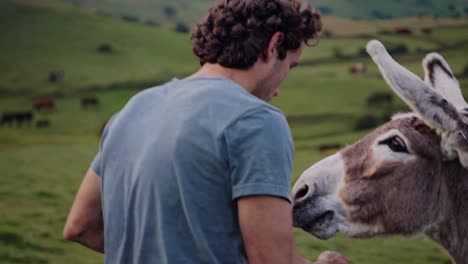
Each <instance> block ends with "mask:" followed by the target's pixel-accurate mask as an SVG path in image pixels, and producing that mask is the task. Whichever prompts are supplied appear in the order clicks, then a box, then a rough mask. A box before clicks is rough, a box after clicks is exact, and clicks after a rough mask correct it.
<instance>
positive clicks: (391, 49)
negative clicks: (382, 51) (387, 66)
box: [387, 43, 409, 55]
mask: <svg viewBox="0 0 468 264" xmlns="http://www.w3.org/2000/svg"><path fill="white" fill-rule="evenodd" d="M387 51H388V53H390V54H391V55H399V54H406V53H408V51H409V50H408V47H406V45H405V44H401V43H400V44H393V45H388V47H387Z"/></svg>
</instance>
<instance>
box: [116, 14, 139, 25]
mask: <svg viewBox="0 0 468 264" xmlns="http://www.w3.org/2000/svg"><path fill="white" fill-rule="evenodd" d="M120 17H121V18H122V20H123V21H127V22H132V23H138V22H140V18H139V17H137V16H135V15H128V14H123V15H121V16H120Z"/></svg>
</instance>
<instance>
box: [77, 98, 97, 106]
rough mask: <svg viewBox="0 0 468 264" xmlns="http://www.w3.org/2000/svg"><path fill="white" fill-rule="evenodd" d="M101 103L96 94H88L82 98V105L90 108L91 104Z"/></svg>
mask: <svg viewBox="0 0 468 264" xmlns="http://www.w3.org/2000/svg"><path fill="white" fill-rule="evenodd" d="M98 105H99V99H98V98H97V97H95V96H86V97H82V98H81V107H82V108H88V107H90V106H93V107H97V106H98Z"/></svg>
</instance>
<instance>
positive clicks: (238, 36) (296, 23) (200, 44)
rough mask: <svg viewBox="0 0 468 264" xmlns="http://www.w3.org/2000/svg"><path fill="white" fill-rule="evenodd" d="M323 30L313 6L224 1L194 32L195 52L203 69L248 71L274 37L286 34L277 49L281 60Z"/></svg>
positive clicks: (289, 1) (294, 0) (287, 0)
mask: <svg viewBox="0 0 468 264" xmlns="http://www.w3.org/2000/svg"><path fill="white" fill-rule="evenodd" d="M321 30H322V23H321V20H320V14H319V13H318V12H317V11H315V9H314V8H313V7H312V6H311V5H310V4H307V5H306V6H305V8H303V9H301V2H300V0H221V1H218V2H217V3H216V4H215V5H214V6H213V7H211V8H210V10H209V13H208V16H207V17H205V18H204V19H203V20H202V21H201V22H200V23H198V24H197V27H196V28H195V29H194V31H193V32H192V44H193V52H194V53H195V55H197V56H198V57H199V58H200V65H203V64H205V63H206V62H209V63H218V64H220V65H222V66H224V67H229V68H237V69H248V68H250V67H251V66H252V65H254V64H255V62H256V61H257V59H258V57H259V55H260V54H261V53H262V52H264V51H265V49H266V48H267V46H268V43H269V41H270V39H271V37H272V36H273V34H274V33H276V32H282V33H283V34H284V40H283V42H282V43H281V44H280V46H279V47H278V58H279V59H281V60H282V59H284V58H285V57H286V52H287V51H288V50H297V49H298V48H299V47H300V46H301V43H302V42H304V43H305V44H306V45H308V44H309V40H310V39H312V38H316V39H318V34H319V33H320V31H321Z"/></svg>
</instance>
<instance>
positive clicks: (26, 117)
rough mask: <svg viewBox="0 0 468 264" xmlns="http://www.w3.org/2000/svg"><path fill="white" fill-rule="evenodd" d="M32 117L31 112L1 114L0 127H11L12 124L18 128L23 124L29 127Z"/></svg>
mask: <svg viewBox="0 0 468 264" xmlns="http://www.w3.org/2000/svg"><path fill="white" fill-rule="evenodd" d="M33 116H34V115H33V113H32V112H31V111H24V112H5V113H3V115H2V119H1V120H0V126H1V127H3V126H4V125H7V126H9V127H12V126H13V124H14V123H16V124H17V125H18V126H19V127H21V126H22V125H23V123H25V124H26V125H28V126H30V125H31V121H32V119H33Z"/></svg>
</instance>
